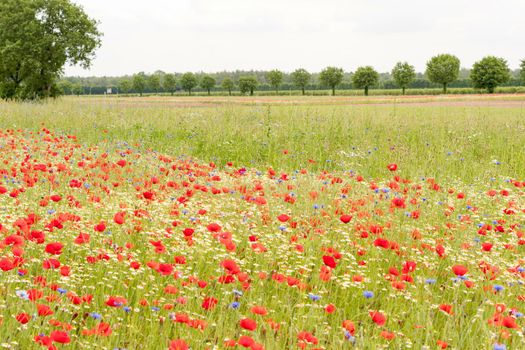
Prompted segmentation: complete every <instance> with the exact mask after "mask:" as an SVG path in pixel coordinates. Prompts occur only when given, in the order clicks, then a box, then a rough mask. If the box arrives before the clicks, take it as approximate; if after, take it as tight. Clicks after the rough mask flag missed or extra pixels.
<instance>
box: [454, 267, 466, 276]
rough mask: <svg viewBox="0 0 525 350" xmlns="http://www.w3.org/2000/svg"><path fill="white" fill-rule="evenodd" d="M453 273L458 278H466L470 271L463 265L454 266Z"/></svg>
mask: <svg viewBox="0 0 525 350" xmlns="http://www.w3.org/2000/svg"><path fill="white" fill-rule="evenodd" d="M452 272H454V274H455V275H456V276H464V275H465V274H466V273H467V272H468V269H467V268H466V267H465V266H463V265H454V266H452Z"/></svg>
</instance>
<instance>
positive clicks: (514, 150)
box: [0, 95, 525, 181]
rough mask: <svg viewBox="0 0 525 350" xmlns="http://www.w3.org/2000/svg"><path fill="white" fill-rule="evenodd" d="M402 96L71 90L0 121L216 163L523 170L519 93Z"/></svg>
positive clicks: (370, 170) (518, 173)
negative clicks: (147, 94)
mask: <svg viewBox="0 0 525 350" xmlns="http://www.w3.org/2000/svg"><path fill="white" fill-rule="evenodd" d="M405 99H409V97H405ZM399 101H400V102H407V101H408V102H414V103H408V104H406V103H397V102H399ZM399 101H398V100H393V99H392V98H389V97H385V98H384V99H376V100H374V98H373V97H371V98H369V99H364V98H361V99H357V100H356V99H353V98H350V99H343V98H338V97H336V98H332V97H326V98H325V97H319V98H316V99H313V98H311V97H297V98H291V99H285V100H282V99H280V98H277V97H275V98H271V97H269V98H267V99H263V100H260V99H257V97H254V98H249V97H245V98H240V97H233V98H216V97H211V98H207V97H206V98H202V97H199V98H197V97H194V98H184V99H180V98H171V99H170V98H162V97H152V98H142V99H138V98H114V97H111V98H106V99H102V98H93V97H92V98H87V97H86V98H83V97H81V98H72V97H69V98H62V99H59V100H56V101H50V102H47V103H43V104H38V103H36V104H15V103H2V104H0V122H1V123H2V125H3V126H4V127H12V128H29V129H33V130H36V129H39V128H40V127H41V126H43V125H45V126H46V127H48V128H52V129H54V130H59V131H60V130H62V131H64V132H67V133H73V134H76V135H78V136H79V137H80V139H81V140H82V141H83V142H85V143H86V144H94V143H97V144H98V143H100V142H103V141H106V140H110V141H113V140H120V141H125V142H128V143H129V144H130V145H135V144H140V145H141V146H143V147H147V148H151V149H154V150H157V151H160V152H168V153H170V154H181V155H190V156H193V157H196V158H199V159H202V160H206V161H213V162H215V163H217V164H218V165H224V164H225V163H226V162H229V161H232V162H234V163H235V164H237V165H239V166H246V167H270V166H271V167H274V168H276V169H286V170H297V169H300V168H303V167H305V166H306V165H308V167H309V168H312V167H313V168H314V169H328V170H358V171H359V172H360V173H363V174H365V175H370V176H377V175H378V173H377V171H378V169H382V167H383V165H384V164H385V163H387V162H397V163H399V164H402V166H403V169H404V170H403V171H404V173H405V174H406V175H407V176H418V177H436V178H461V179H463V180H465V181H466V180H473V179H475V178H486V177H492V176H495V175H496V174H501V173H505V174H507V175H509V176H515V177H525V152H524V151H525V138H524V137H523V135H524V132H525V109H524V107H523V106H524V103H525V97H523V96H522V95H504V96H500V97H497V96H487V95H484V96H477V97H468V98H466V99H464V98H462V97H460V96H457V97H456V96H447V97H432V98H430V97H421V98H415V99H413V100H399ZM451 101H454V103H451ZM490 101H491V102H490ZM489 102H490V103H489ZM510 102H512V103H510ZM507 103H508V104H507ZM285 150H286V151H288V155H287V156H286V157H283V156H282V153H283V152H284V151H285ZM313 162H315V164H313Z"/></svg>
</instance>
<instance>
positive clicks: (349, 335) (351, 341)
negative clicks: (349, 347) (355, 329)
mask: <svg viewBox="0 0 525 350" xmlns="http://www.w3.org/2000/svg"><path fill="white" fill-rule="evenodd" d="M345 338H346V339H348V341H349V342H350V343H352V344H354V343H355V337H354V336H353V335H352V334H350V332H349V331H346V332H345Z"/></svg>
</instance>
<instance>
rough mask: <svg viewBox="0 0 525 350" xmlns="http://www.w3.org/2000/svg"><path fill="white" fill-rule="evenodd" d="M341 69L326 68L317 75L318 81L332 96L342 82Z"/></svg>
mask: <svg viewBox="0 0 525 350" xmlns="http://www.w3.org/2000/svg"><path fill="white" fill-rule="evenodd" d="M343 77H344V74H343V69H342V68H336V67H326V68H325V69H323V70H322V71H321V73H320V74H319V80H321V83H322V84H323V85H324V86H328V87H329V88H331V89H332V96H333V95H335V88H336V87H337V85H339V84H341V82H342V81H343Z"/></svg>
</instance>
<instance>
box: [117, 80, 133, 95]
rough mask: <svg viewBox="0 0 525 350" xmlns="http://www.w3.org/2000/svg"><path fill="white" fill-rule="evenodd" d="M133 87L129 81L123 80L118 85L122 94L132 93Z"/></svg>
mask: <svg viewBox="0 0 525 350" xmlns="http://www.w3.org/2000/svg"><path fill="white" fill-rule="evenodd" d="M132 87H133V84H132V83H131V81H130V80H129V79H122V80H121V81H119V83H118V89H119V92H120V93H121V94H127V93H128V92H130V90H131V88H132Z"/></svg>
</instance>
